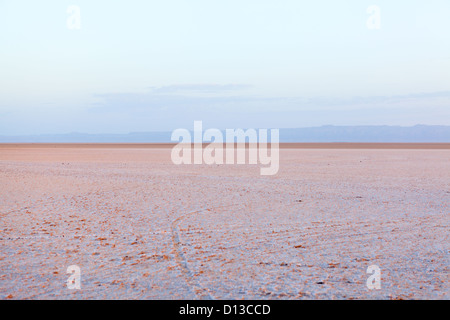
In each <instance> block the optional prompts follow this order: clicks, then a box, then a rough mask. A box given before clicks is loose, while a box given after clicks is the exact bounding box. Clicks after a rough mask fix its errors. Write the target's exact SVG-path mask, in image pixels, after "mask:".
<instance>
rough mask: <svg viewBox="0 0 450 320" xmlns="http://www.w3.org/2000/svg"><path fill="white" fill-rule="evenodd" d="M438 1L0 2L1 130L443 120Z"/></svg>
mask: <svg viewBox="0 0 450 320" xmlns="http://www.w3.org/2000/svg"><path fill="white" fill-rule="evenodd" d="M449 17H450V1H448V0H430V1H423V0H396V1H391V0H370V1H366V0H339V1H338V0H317V1H300V0H239V1H238V0H227V1H225V0H164V1H155V0H153V1H150V0H128V1H123V0H122V1H119V0H70V1H66V0H40V1H34V0H28V1H27V0H0V135H29V134H54V133H69V132H83V133H128V132H146V131H172V130H174V129H176V128H187V129H192V127H193V122H194V120H202V121H203V127H204V128H207V127H209V128H219V129H225V128H296V127H311V126H322V125H401V126H411V125H416V124H429V125H450V19H449Z"/></svg>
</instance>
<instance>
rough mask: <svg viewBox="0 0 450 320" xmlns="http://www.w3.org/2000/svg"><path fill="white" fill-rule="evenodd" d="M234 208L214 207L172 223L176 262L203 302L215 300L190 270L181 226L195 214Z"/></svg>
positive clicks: (179, 218) (192, 213)
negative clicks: (184, 249)
mask: <svg viewBox="0 0 450 320" xmlns="http://www.w3.org/2000/svg"><path fill="white" fill-rule="evenodd" d="M234 206H236V204H232V205H227V206H221V207H214V208H205V209H201V210H196V211H192V212H189V213H186V214H184V215H182V216H180V217H178V218H177V219H175V220H173V221H172V223H171V229H172V243H173V247H174V249H175V250H174V251H175V259H176V262H177V264H178V266H179V267H180V269H181V270H182V272H183V275H184V277H185V280H186V282H187V284H188V285H189V286H190V287H191V289H192V290H193V292H194V293H195V295H196V296H197V297H198V298H199V299H201V300H215V299H214V297H213V296H212V295H211V294H210V293H209V290H208V289H207V288H204V287H203V286H202V285H201V284H200V283H199V282H198V281H197V279H196V278H195V276H194V273H193V272H192V270H191V269H190V268H189V265H188V263H187V260H186V256H185V254H184V252H183V247H182V246H183V244H182V242H181V240H180V229H179V224H180V222H182V221H183V220H184V219H186V218H188V217H190V216H192V215H195V214H201V213H204V212H205V211H212V210H216V209H222V208H229V207H234Z"/></svg>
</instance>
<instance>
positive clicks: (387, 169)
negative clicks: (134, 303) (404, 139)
mask: <svg viewBox="0 0 450 320" xmlns="http://www.w3.org/2000/svg"><path fill="white" fill-rule="evenodd" d="M170 154H171V146H168V145H49V144H41V145H40V144H36V145H26V144H25V145H15V144H3V145H1V146H0V188H1V189H0V190H1V191H0V248H1V249H0V298H1V299H448V298H449V297H450V296H449V246H450V243H449V220H450V219H449V216H450V215H449V213H450V147H449V145H407V146H405V145H380V144H377V145H370V144H367V145H364V144H359V145H351V144H340V145H336V144H315V145H312V144H311V145H308V144H299V145H295V144H290V145H284V146H283V145H282V147H281V149H280V167H279V172H278V174H276V175H273V176H261V175H260V165H184V164H182V165H175V164H173V163H172V161H171V157H170ZM72 265H76V266H78V267H79V270H80V274H79V276H80V277H79V282H77V283H79V284H80V289H69V288H68V286H67V280H68V278H69V277H70V276H71V274H69V273H67V269H68V267H69V266H72ZM372 265H375V266H377V267H378V268H379V270H380V273H381V274H380V282H379V283H380V286H381V287H380V289H376V288H375V289H369V288H368V287H367V283H366V282H367V279H368V278H369V277H370V276H371V274H370V273H367V269H368V267H369V266H372Z"/></svg>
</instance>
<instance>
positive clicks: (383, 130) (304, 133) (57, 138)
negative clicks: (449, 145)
mask: <svg viewBox="0 0 450 320" xmlns="http://www.w3.org/2000/svg"><path fill="white" fill-rule="evenodd" d="M171 134H172V132H132V133H128V134H87V133H67V134H43V135H26V136H25V135H24V136H0V143H40V142H41V143H71V142H73V143H146V142H148V143H163V142H166V143H167V142H173V141H171V140H170V137H171ZM280 142H450V126H429V125H416V126H412V127H401V126H331V125H328V126H322V127H311V128H292V129H289V128H283V129H280Z"/></svg>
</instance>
